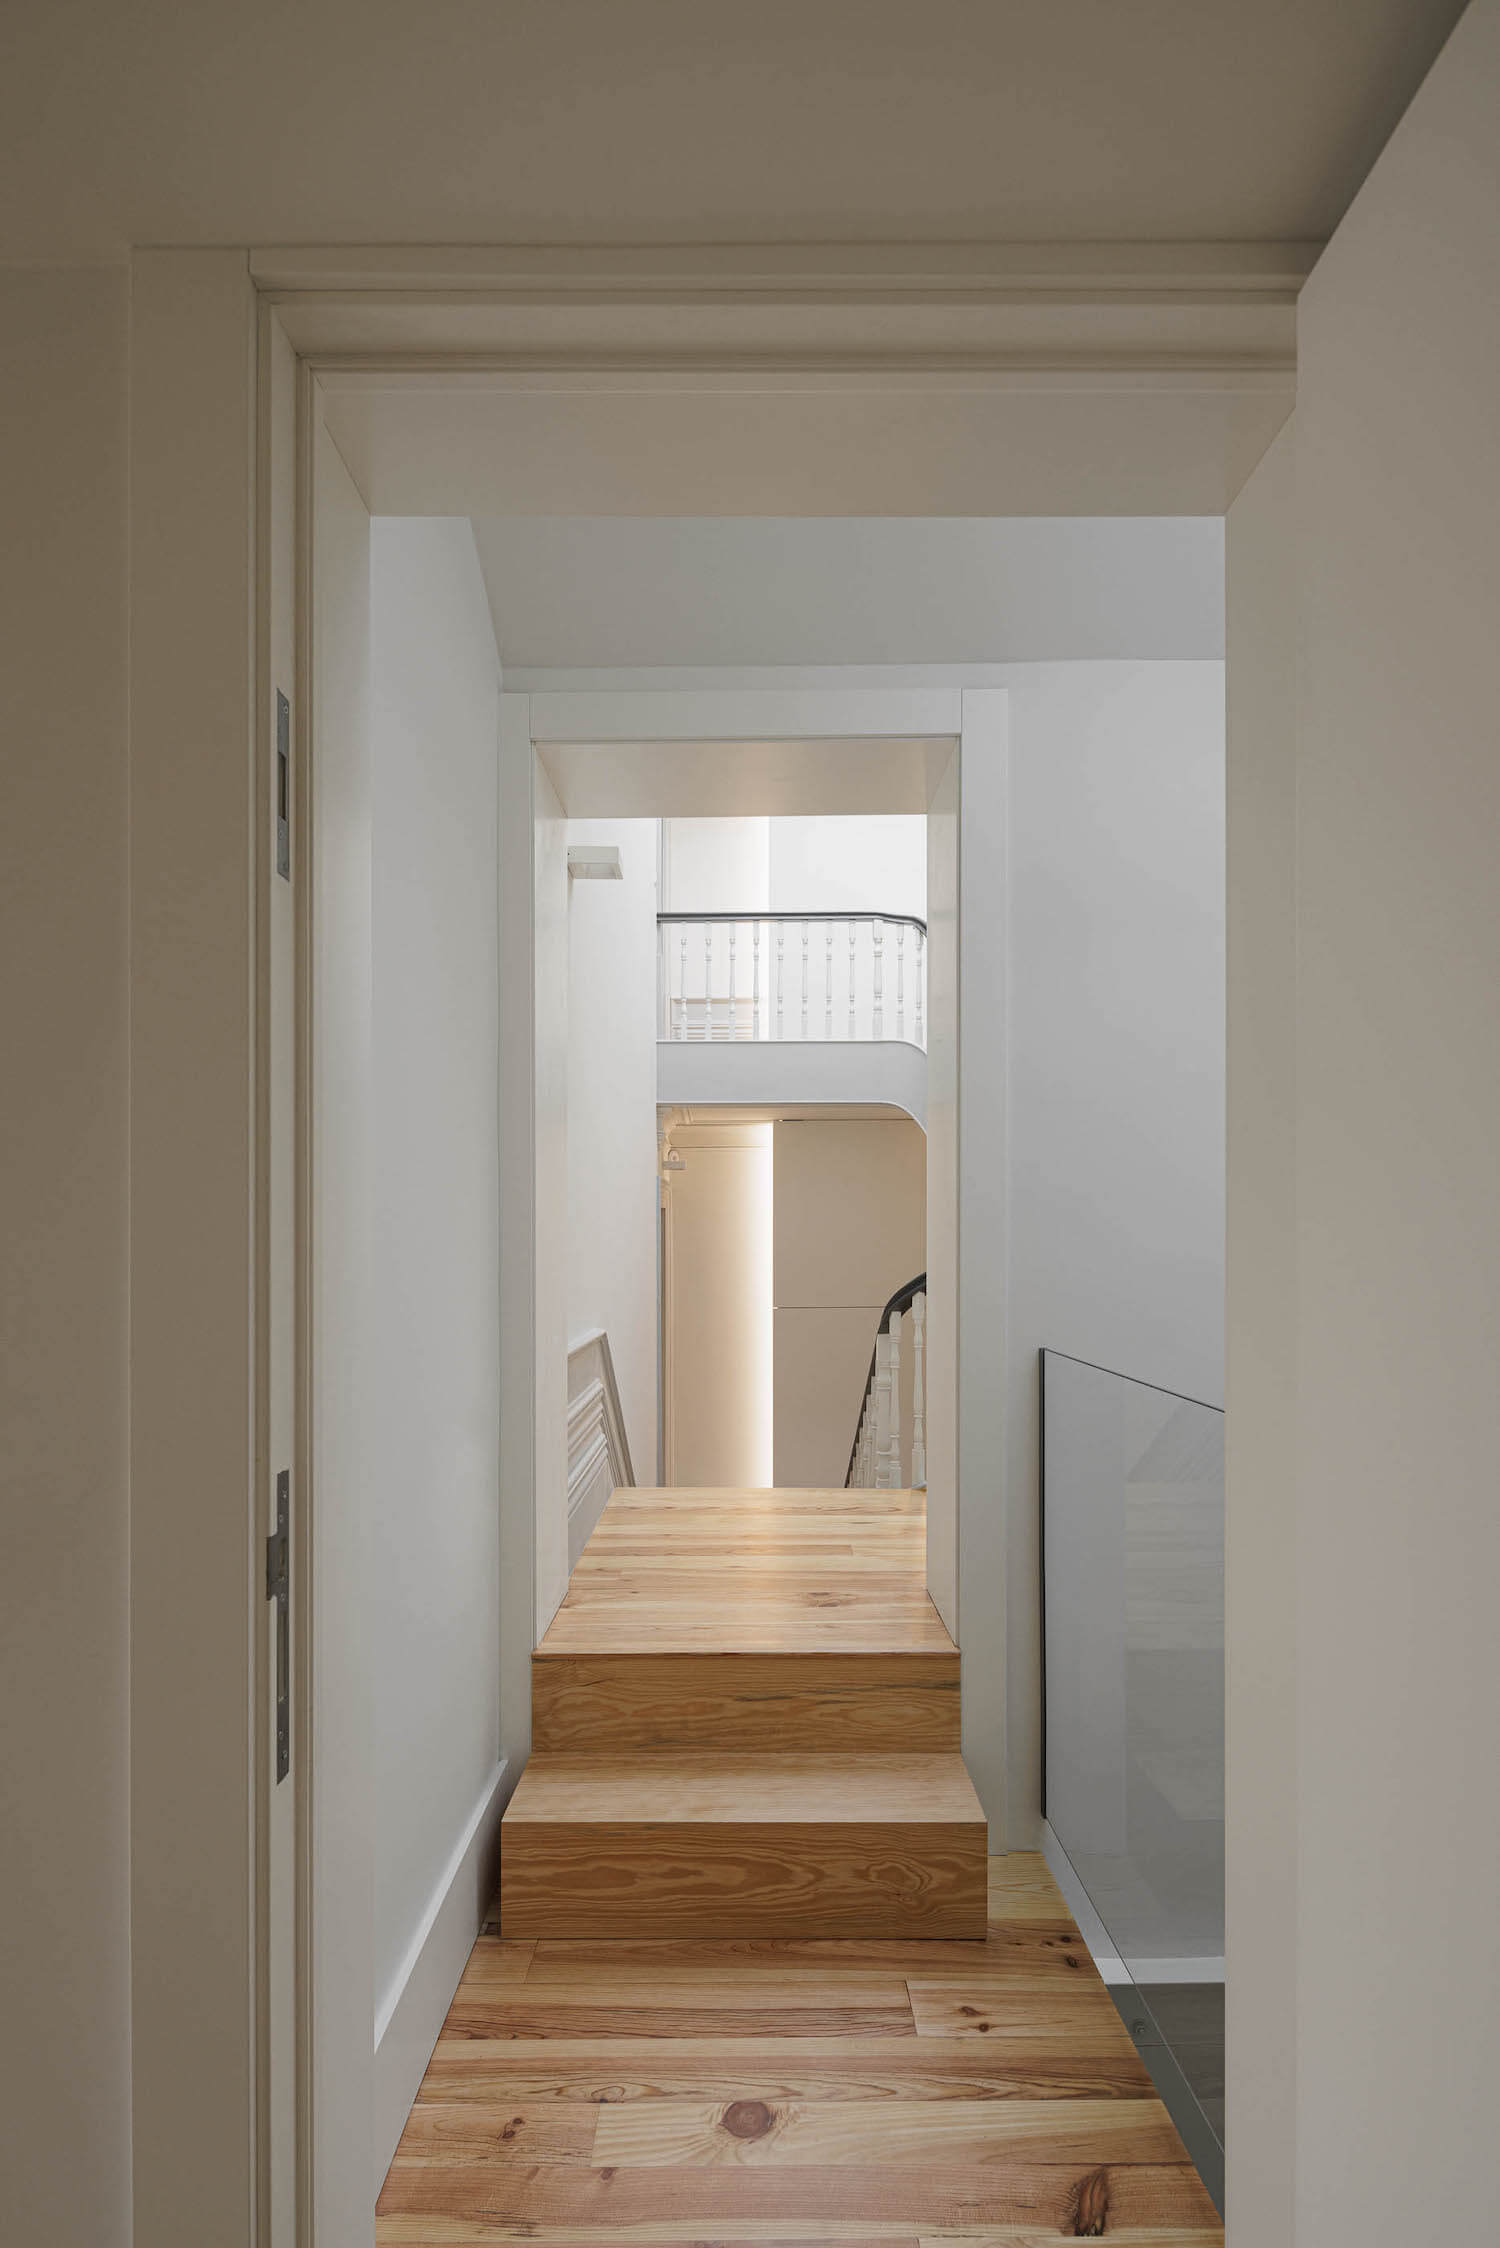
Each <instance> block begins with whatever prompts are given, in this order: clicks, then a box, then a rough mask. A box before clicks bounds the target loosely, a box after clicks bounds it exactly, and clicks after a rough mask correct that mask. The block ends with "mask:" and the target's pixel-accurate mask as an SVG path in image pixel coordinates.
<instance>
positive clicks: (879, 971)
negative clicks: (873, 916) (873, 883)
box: [870, 921, 885, 1038]
mask: <svg viewBox="0 0 1500 2248" xmlns="http://www.w3.org/2000/svg"><path fill="white" fill-rule="evenodd" d="M872 928H873V933H874V938H875V1025H874V1028H873V1030H872V1031H871V1034H870V1035H871V1036H872V1037H873V1038H884V1036H885V1013H884V1010H883V1008H882V1006H881V994H882V989H883V983H884V961H883V957H882V955H883V951H884V947H885V923H884V922H883V921H876V922H874V923H873V924H872Z"/></svg>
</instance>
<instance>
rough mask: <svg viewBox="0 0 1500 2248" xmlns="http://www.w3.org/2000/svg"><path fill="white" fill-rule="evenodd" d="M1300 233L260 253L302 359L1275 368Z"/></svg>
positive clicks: (659, 367) (800, 368) (1304, 259)
mask: <svg viewBox="0 0 1500 2248" xmlns="http://www.w3.org/2000/svg"><path fill="white" fill-rule="evenodd" d="M1315 256H1316V246H1315V245H1311V244H1307V243H1212V242H1204V243H1193V242H1186V243H1184V242H1177V243H1042V244H1037V243H992V244H982V243H959V244H944V243H923V244H910V245H901V244H895V245H884V246H876V245H848V244H828V245H822V246H815V245H804V246H791V247H782V246H770V247H759V248H757V247H750V246H744V245H732V246H725V247H722V248H715V247H707V248H688V247H668V248H659V249H652V248H618V249H617V248H600V249H547V248H499V249H491V248H484V249H480V248H475V249H444V248H433V249H428V250H423V249H283V250H274V249H273V250H260V251H256V252H254V253H253V254H252V256H251V261H250V265H251V273H252V276H253V278H254V280H255V282H256V285H257V287H258V288H259V289H260V290H261V291H262V293H263V294H264V295H265V296H266V297H267V298H269V299H270V300H271V301H273V302H274V303H276V304H277V306H278V308H279V310H280V313H281V317H282V320H283V323H284V324H285V326H286V328H287V332H288V334H289V336H290V337H291V340H292V342H293V345H294V347H295V348H296V349H298V350H299V351H301V352H304V353H306V355H307V356H308V357H310V358H312V359H314V360H316V361H318V362H319V363H320V364H322V365H324V366H327V367H330V368H333V367H339V368H343V369H345V370H348V371H350V372H356V371H358V370H361V369H365V370H369V371H371V372H372V373H374V372H378V374H379V375H380V377H381V379H382V380H392V379H399V377H400V373H401V371H402V369H403V368H410V369H413V370H430V369H431V368H432V367H433V366H434V365H435V364H440V365H442V366H444V367H446V368H448V369H450V370H453V371H456V372H459V371H470V372H472V373H474V374H475V375H483V374H486V373H489V374H496V375H500V376H502V377H503V376H507V375H509V376H518V375H519V376H527V375H534V374H548V373H566V374H568V375H570V376H571V377H573V378H574V379H588V378H591V377H599V378H604V379H610V378H614V377H620V376H624V377H628V378H630V379H632V380H638V379H640V378H642V377H643V376H644V377H648V378H666V379H669V380H670V379H671V378H673V377H674V376H683V375H690V376H702V375H705V374H707V375H717V376H721V377H725V378H728V379H741V378H746V377H749V378H751V379H763V378H769V379H772V380H774V379H775V378H777V377H778V376H781V377H786V376H793V377H801V378H806V377H808V376H813V377H817V376H820V375H826V376H831V377H835V378H847V377H850V376H855V377H858V376H876V377H880V376H889V375H897V376H903V375H919V376H926V377H939V378H944V377H946V378H952V379H957V380H960V381H965V380H981V381H982V380H984V379H985V378H986V377H990V378H993V377H995V376H1005V377H1019V378H1021V379H1025V378H1026V377H1027V376H1050V375H1053V374H1056V373H1077V374H1088V375H1098V376H1115V377H1125V378H1129V379H1140V378H1142V377H1166V378H1173V379H1180V378H1187V379H1189V380H1193V379H1196V378H1207V379H1209V380H1213V379H1214V378H1224V377H1229V378H1231V379H1232V378H1235V377H1248V378H1250V379H1252V380H1253V379H1255V378H1257V377H1259V378H1264V377H1273V378H1274V377H1276V376H1279V375H1283V374H1287V373H1289V372H1290V370H1291V368H1292V367H1293V365H1294V363H1295V346H1296V329H1295V320H1296V300H1297V292H1298V290H1299V288H1300V287H1301V285H1302V282H1303V280H1304V279H1305V278H1306V276H1307V273H1308V272H1309V271H1310V269H1311V266H1312V263H1313V260H1314V257H1315Z"/></svg>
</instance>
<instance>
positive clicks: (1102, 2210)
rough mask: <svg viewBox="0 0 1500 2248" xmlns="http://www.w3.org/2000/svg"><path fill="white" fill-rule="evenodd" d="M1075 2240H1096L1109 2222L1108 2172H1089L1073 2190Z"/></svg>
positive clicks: (1073, 2229) (1073, 2231)
mask: <svg viewBox="0 0 1500 2248" xmlns="http://www.w3.org/2000/svg"><path fill="white" fill-rule="evenodd" d="M1072 2213H1073V2224H1072V2233H1073V2238H1074V2239H1075V2240H1097V2239H1099V2238H1100V2236H1101V2235H1102V2233H1103V2231H1104V2228H1105V2226H1106V2225H1107V2224H1108V2222H1109V2172H1108V2171H1107V2170H1090V2171H1089V2173H1088V2175H1087V2176H1086V2177H1082V2178H1080V2179H1079V2181H1078V2183H1077V2185H1076V2186H1074V2188H1073V2212H1072Z"/></svg>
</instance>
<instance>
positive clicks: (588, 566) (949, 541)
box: [474, 516, 1224, 671]
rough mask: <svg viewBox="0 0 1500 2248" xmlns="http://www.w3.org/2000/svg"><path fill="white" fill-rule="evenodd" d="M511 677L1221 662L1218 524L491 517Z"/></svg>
mask: <svg viewBox="0 0 1500 2248" xmlns="http://www.w3.org/2000/svg"><path fill="white" fill-rule="evenodd" d="M474 534H475V539H476V541H477V543H478V547H479V556H480V562H481V564H482V566H483V569H484V575H485V582H486V585H487V586H488V589H489V596H490V607H491V611H492V614H493V616H494V620H495V636H496V642H497V644H498V646H499V650H500V657H501V661H502V663H503V664H504V665H505V667H506V669H507V671H512V670H515V669H520V670H543V669H559V670H566V669H572V668H583V667H589V668H604V669H610V668H617V667H618V668H622V669H623V668H629V667H634V666H654V665H661V666H679V665H686V666H694V665H703V666H729V667H734V666H740V665H763V664H773V665H778V664H785V665H795V664H948V663H958V664H963V663H1008V662H1017V663H1021V662H1039V661H1043V660H1046V659H1049V658H1057V659H1071V660H1078V659H1082V658H1105V657H1116V656H1118V657H1137V658H1140V657H1218V656H1221V655H1222V654H1223V648H1224V536H1223V525H1222V522H1221V521H1220V520H1219V519H1217V518H1216V517H1208V516H1183V517H1137V518H1105V519H1097V520H1091V519H1087V518H1079V517H1069V518H1046V517H1031V518H1026V519H1020V520H1018V519H1012V518H1006V519H1003V520H975V519H971V518H962V517H958V518H951V517H944V518H941V519H925V520H924V519H922V518H908V519H896V520H892V519H883V518H870V517H861V518H839V519H833V520H827V519H824V520H819V519H816V518H807V517H793V518H777V519H768V518H765V517H742V518H735V519H726V518H710V517H694V518H687V519H677V520H670V519H663V518H659V517H619V516H606V517H567V518H558V517H530V518H526V517H492V518H488V519H486V520H484V521H481V522H476V524H475V526H474Z"/></svg>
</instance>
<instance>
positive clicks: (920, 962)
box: [912, 929, 927, 1047]
mask: <svg viewBox="0 0 1500 2248" xmlns="http://www.w3.org/2000/svg"><path fill="white" fill-rule="evenodd" d="M926 960H927V951H926V945H925V943H924V940H923V933H922V931H921V930H920V929H919V930H918V931H917V957H916V961H915V963H914V966H913V971H912V972H913V978H914V980H915V983H916V987H917V988H916V995H915V996H916V1003H917V1044H918V1045H919V1046H923V1047H925V1046H926V1044H927V1036H926V1033H925V1031H924V1030H923V1028H922V982H923V977H924V975H925V972H926Z"/></svg>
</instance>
